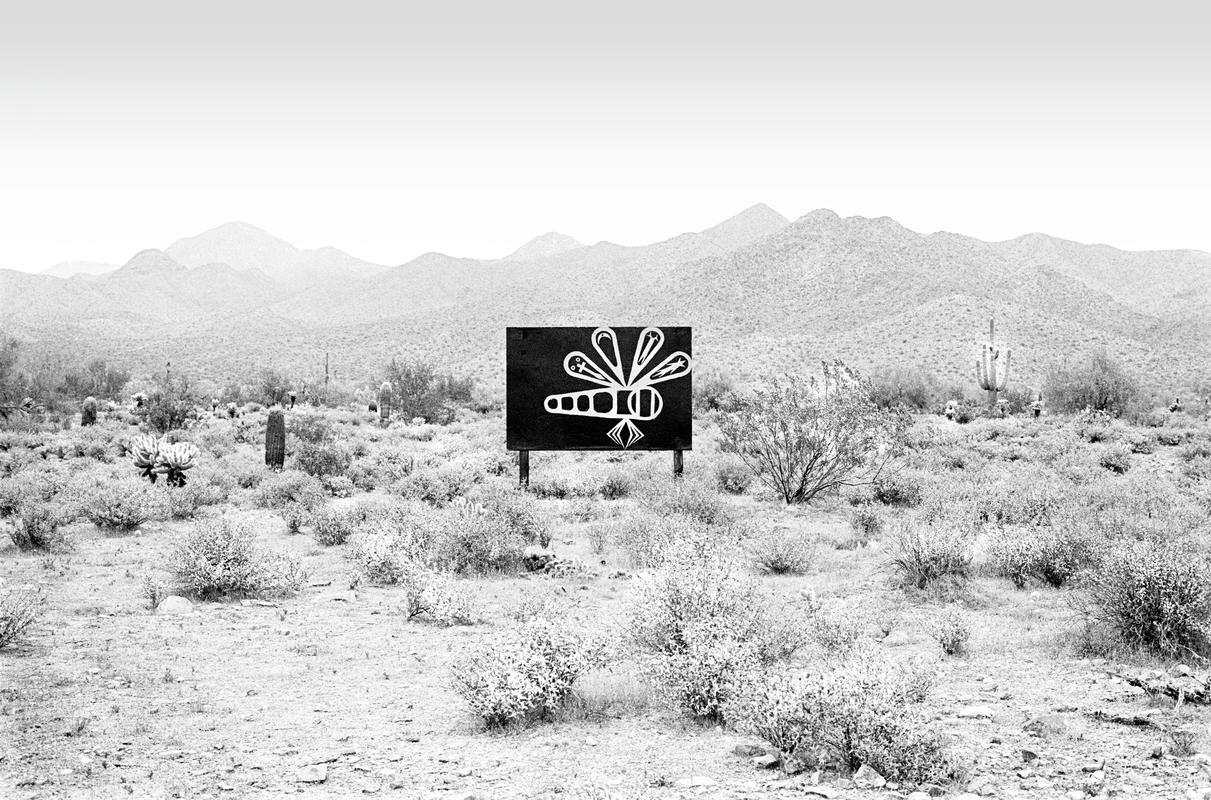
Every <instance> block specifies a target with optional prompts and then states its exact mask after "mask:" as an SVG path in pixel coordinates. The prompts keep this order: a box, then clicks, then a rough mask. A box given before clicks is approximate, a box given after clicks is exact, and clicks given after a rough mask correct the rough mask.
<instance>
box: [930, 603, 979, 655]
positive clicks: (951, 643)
mask: <svg viewBox="0 0 1211 800" xmlns="http://www.w3.org/2000/svg"><path fill="white" fill-rule="evenodd" d="M929 635H930V636H932V637H933V638H934V640H935V641H937V643H938V645H939V646H941V648H942V652H943V653H945V654H946V655H948V656H962V655H966V654H967V642H968V641H969V640H970V639H971V620H970V619H969V618H968V616H967V615H966V614H964V613H963V612H961V611H959V610H958V609H955V608H948V609H946V610H945V611H943V612H942V613H940V614H938V615H937V616H936V617H934V619H933V620H931V621H930V625H929Z"/></svg>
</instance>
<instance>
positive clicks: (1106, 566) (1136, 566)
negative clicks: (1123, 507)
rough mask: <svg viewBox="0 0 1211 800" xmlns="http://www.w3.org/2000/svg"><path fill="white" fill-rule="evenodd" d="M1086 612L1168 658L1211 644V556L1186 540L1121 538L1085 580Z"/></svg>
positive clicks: (1134, 642)
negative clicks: (1162, 540) (1168, 540)
mask: <svg viewBox="0 0 1211 800" xmlns="http://www.w3.org/2000/svg"><path fill="white" fill-rule="evenodd" d="M1084 586H1085V589H1086V591H1087V592H1088V598H1087V602H1085V603H1084V604H1083V610H1084V611H1085V613H1086V615H1087V616H1088V618H1089V619H1091V620H1092V621H1094V622H1097V623H1102V624H1104V625H1106V626H1107V627H1108V628H1109V629H1110V630H1112V631H1113V632H1114V633H1115V634H1116V635H1117V636H1118V638H1119V639H1120V640H1121V641H1123V642H1125V643H1126V644H1129V645H1132V646H1137V647H1142V648H1145V649H1148V650H1152V651H1155V652H1156V653H1158V654H1160V655H1163V656H1165V657H1169V658H1177V657H1180V656H1188V655H1190V654H1192V653H1193V654H1195V655H1205V654H1207V653H1208V650H1209V648H1208V644H1209V642H1211V558H1208V556H1207V554H1206V553H1205V552H1203V551H1201V550H1197V549H1195V548H1194V547H1192V546H1190V545H1188V544H1185V543H1173V542H1155V541H1137V542H1120V543H1118V544H1116V545H1114V546H1113V547H1111V548H1110V549H1109V551H1108V552H1107V553H1106V554H1105V555H1104V557H1103V558H1101V559H1100V560H1099V563H1098V564H1097V565H1096V566H1095V567H1094V568H1093V569H1091V570H1090V571H1089V572H1088V574H1087V577H1086V580H1085V581H1084Z"/></svg>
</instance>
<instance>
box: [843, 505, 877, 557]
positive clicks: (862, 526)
mask: <svg viewBox="0 0 1211 800" xmlns="http://www.w3.org/2000/svg"><path fill="white" fill-rule="evenodd" d="M849 527H850V530H851V531H852V532H853V537H852V539H851V542H850V543H851V544H852V545H853V546H854V547H860V546H863V545H867V544H870V541H871V539H874V538H876V537H877V536H879V534H881V533H882V532H883V515H882V514H880V513H879V511H878V510H877V509H875V508H874V507H872V506H869V505H865V506H855V507H854V508H851V509H850V510H849Z"/></svg>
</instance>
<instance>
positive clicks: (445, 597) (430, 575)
mask: <svg viewBox="0 0 1211 800" xmlns="http://www.w3.org/2000/svg"><path fill="white" fill-rule="evenodd" d="M404 589H405V592H406V594H407V601H406V603H407V607H406V612H407V615H408V619H416V618H417V617H422V616H423V617H425V618H426V619H429V620H430V621H432V622H434V623H435V624H437V625H442V626H446V627H450V626H452V625H474V624H475V622H476V621H477V615H476V612H475V604H474V602H473V600H472V597H471V594H470V593H469V592H468V591H467V588H466V587H465V586H462V587H460V586H459V585H458V584H457V582H456V581H455V580H454V579H453V578H451V577H450V576H449V575H445V574H442V573H440V572H434V571H432V570H427V569H415V570H410V571H409V572H407V573H406V577H405V580H404Z"/></svg>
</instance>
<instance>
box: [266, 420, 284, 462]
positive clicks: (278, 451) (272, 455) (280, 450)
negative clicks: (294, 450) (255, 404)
mask: <svg viewBox="0 0 1211 800" xmlns="http://www.w3.org/2000/svg"><path fill="white" fill-rule="evenodd" d="M285 464H286V415H285V414H283V413H282V412H281V411H270V412H269V420H268V421H267V422H266V423H265V465H266V466H268V467H269V468H270V469H274V470H278V471H281V469H282V467H283V466H285Z"/></svg>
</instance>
